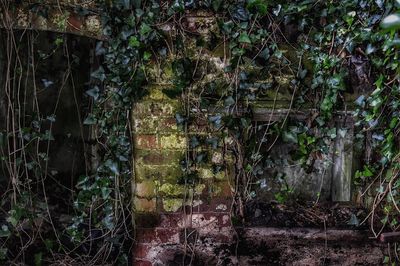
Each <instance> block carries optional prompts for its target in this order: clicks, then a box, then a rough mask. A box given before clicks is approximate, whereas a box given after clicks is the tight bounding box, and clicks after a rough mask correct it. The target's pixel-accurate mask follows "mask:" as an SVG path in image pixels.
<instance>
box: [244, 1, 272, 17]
mask: <svg viewBox="0 0 400 266" xmlns="http://www.w3.org/2000/svg"><path fill="white" fill-rule="evenodd" d="M247 9H249V10H255V11H257V12H258V13H259V14H260V15H261V16H265V15H266V14H267V13H268V3H267V2H266V1H265V0H249V1H248V3H247Z"/></svg>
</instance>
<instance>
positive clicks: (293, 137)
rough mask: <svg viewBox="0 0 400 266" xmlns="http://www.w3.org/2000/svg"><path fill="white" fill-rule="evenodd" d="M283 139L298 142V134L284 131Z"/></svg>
mask: <svg viewBox="0 0 400 266" xmlns="http://www.w3.org/2000/svg"><path fill="white" fill-rule="evenodd" d="M282 139H283V141H284V142H292V143H298V138H297V134H296V133H295V132H290V131H284V132H283V133H282Z"/></svg>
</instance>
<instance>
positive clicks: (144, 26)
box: [140, 23, 152, 35]
mask: <svg viewBox="0 0 400 266" xmlns="http://www.w3.org/2000/svg"><path fill="white" fill-rule="evenodd" d="M151 31H152V29H151V27H150V26H149V25H147V24H146V23H143V24H142V25H141V26H140V34H141V35H147V34H149V33H150V32H151Z"/></svg>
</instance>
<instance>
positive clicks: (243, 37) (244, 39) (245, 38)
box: [239, 33, 251, 44]
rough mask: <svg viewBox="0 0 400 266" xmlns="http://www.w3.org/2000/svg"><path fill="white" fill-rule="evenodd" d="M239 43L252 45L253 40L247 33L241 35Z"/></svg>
mask: <svg viewBox="0 0 400 266" xmlns="http://www.w3.org/2000/svg"><path fill="white" fill-rule="evenodd" d="M239 42H240V43H249V44H251V40H250V38H249V35H247V33H242V34H240V37H239Z"/></svg>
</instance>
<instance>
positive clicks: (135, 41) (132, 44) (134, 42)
mask: <svg viewBox="0 0 400 266" xmlns="http://www.w3.org/2000/svg"><path fill="white" fill-rule="evenodd" d="M129 46H130V47H139V46H140V42H139V40H138V39H137V37H136V36H131V37H130V38H129Z"/></svg>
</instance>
